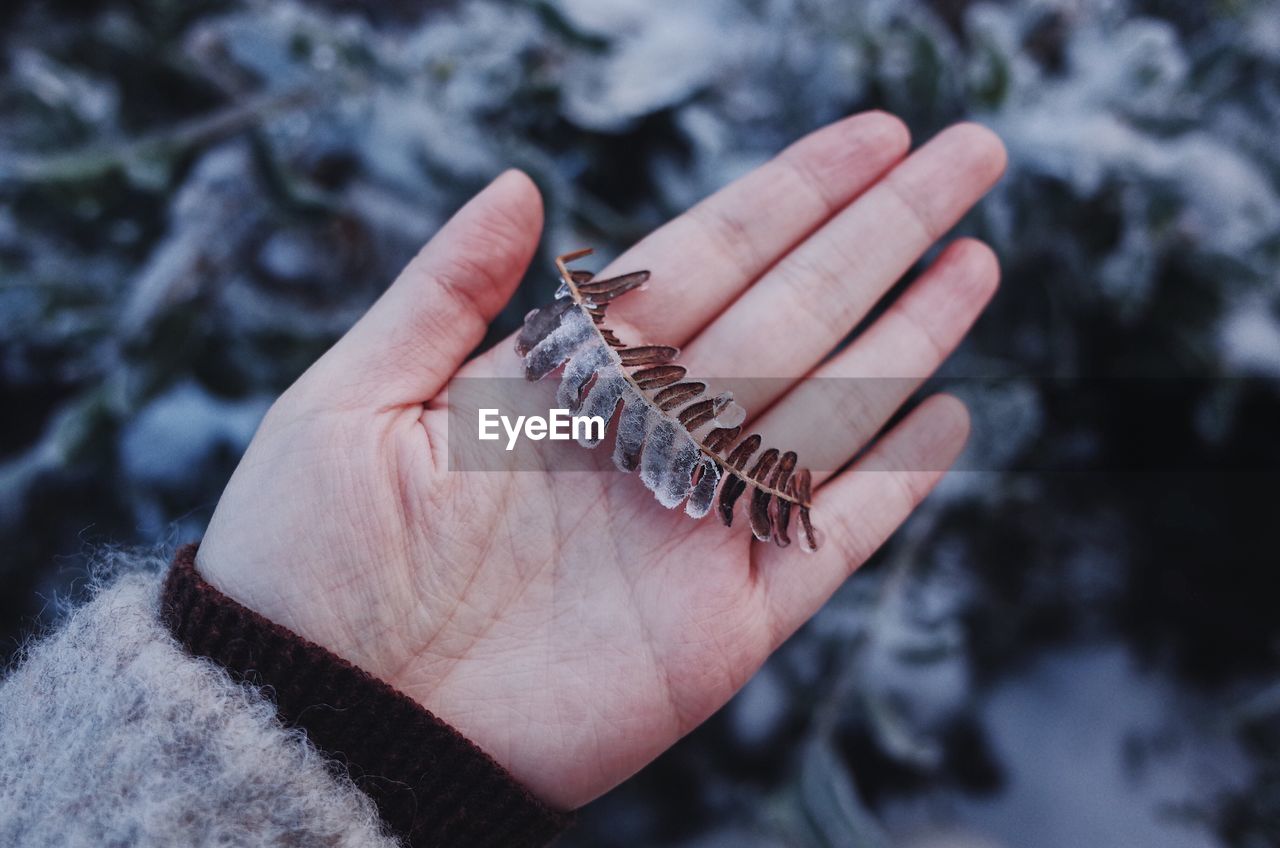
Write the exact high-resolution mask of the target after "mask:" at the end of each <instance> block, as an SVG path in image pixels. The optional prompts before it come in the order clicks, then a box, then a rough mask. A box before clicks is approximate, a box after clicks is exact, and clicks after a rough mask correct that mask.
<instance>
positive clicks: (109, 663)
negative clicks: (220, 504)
mask: <svg viewBox="0 0 1280 848" xmlns="http://www.w3.org/2000/svg"><path fill="white" fill-rule="evenodd" d="M193 558H194V548H187V549H184V550H183V551H182V552H180V554H179V556H178V558H177V560H176V561H175V563H174V565H173V567H172V568H171V569H169V570H168V572H167V573H163V572H162V570H161V569H159V568H155V567H153V568H152V569H150V570H142V571H138V570H135V571H133V572H132V573H127V574H125V575H123V576H120V577H118V578H116V579H115V580H113V581H111V582H110V583H109V584H107V585H105V586H101V587H99V589H98V590H97V591H96V593H95V595H94V597H93V598H92V599H91V600H90V601H89V602H87V603H85V604H84V605H82V606H80V607H79V608H77V609H75V610H73V611H71V612H70V614H69V615H68V616H67V618H66V619H65V621H64V622H63V623H62V624H61V625H60V626H59V627H58V629H57V630H55V631H54V632H53V633H52V634H50V635H49V636H47V637H46V638H44V639H43V640H41V641H39V642H36V643H33V644H32V645H30V646H29V647H28V648H27V650H26V651H25V652H24V657H23V658H22V660H21V662H20V663H19V664H18V665H17V666H16V667H15V668H14V669H13V671H12V672H11V673H10V674H9V675H8V676H7V677H6V678H5V679H4V681H3V683H0V846H8V845H22V846H53V845H59V846H61V845H73V846H75V845H86V846H87V845H94V846H97V845H140V846H168V845H184V846H185V845H190V846H204V845H210V846H212V845H218V846H226V845H255V846H256V845H281V846H284V845H288V846H294V845H306V846H311V845H317V846H335V848H336V847H337V846H342V848H345V847H346V846H375V848H383V846H393V845H407V846H453V845H457V846H463V845H465V846H499V845H501V846H535V845H544V844H546V843H547V842H548V841H550V840H551V839H552V838H554V836H555V835H556V834H557V833H558V832H559V831H560V830H561V829H562V828H563V827H565V826H566V824H567V822H568V820H569V819H568V817H567V816H565V815H563V814H560V813H557V812H556V811H553V810H550V809H548V808H546V807H545V806H544V805H543V804H541V803H540V802H539V801H538V800H537V799H535V798H533V797H532V796H531V795H529V793H528V792H527V791H525V790H524V789H523V788H522V787H521V786H520V785H519V784H517V783H516V782H515V781H514V780H513V779H512V778H511V777H510V776H509V775H507V773H506V772H505V771H503V770H502V769H501V767H500V766H498V765H497V763H495V762H494V761H493V760H491V759H490V758H489V757H487V756H486V755H485V754H484V753H483V752H481V751H480V750H479V749H478V748H476V747H475V746H474V745H472V744H471V743H470V742H468V741H467V740H466V739H464V738H463V737H461V736H460V735H459V734H458V733H457V732H456V731H454V730H453V729H452V728H450V727H449V726H448V725H447V724H445V723H444V722H442V721H440V720H439V719H437V718H435V717H434V716H432V715H431V714H430V713H428V712H427V711H426V710H424V709H423V708H422V707H420V706H418V705H417V704H416V702H414V701H412V700H410V699H409V698H407V697H406V696H404V695H402V694H401V693H399V692H397V691H396V690H394V689H392V688H391V687H389V686H387V685H386V684H384V683H382V682H381V681H378V680H376V679H375V678H372V677H370V676H369V675H367V674H365V673H364V672H362V671H360V670H359V669H357V668H355V667H354V666H351V665H350V664H348V663H346V662H345V661H343V660H341V659H340V658H338V657H337V656H335V655H333V654H331V653H329V652H327V651H325V650H324V649H323V648H320V647H319V646H317V645H314V644H312V643H310V642H307V641H306V640H304V639H302V638H301V637H299V636H297V635H295V634H293V633H291V632H290V631H288V630H285V629H284V628H282V627H279V626H278V625H276V624H274V623H272V622H270V621H267V620H266V619H264V618H262V617H261V616H259V615H257V614H256V613H253V612H252V611H250V610H248V609H245V608H244V607H242V606H240V605H239V604H237V603H236V602H235V601H232V600H231V599H230V598H227V597H226V596H224V595H222V594H220V593H218V592H217V590H215V589H214V588H213V587H211V586H210V585H209V584H208V583H206V582H205V581H204V580H202V579H201V578H200V575H199V574H198V573H197V572H196V570H195V568H194V566H193V564H192V563H193Z"/></svg>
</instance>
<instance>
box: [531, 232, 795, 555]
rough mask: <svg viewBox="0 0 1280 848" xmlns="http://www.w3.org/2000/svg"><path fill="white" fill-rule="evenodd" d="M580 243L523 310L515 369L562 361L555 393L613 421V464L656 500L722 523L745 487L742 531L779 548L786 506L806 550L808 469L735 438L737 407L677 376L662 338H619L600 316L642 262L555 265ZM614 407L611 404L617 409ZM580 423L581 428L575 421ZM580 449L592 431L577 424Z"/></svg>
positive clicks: (639, 281) (629, 287)
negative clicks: (611, 273)
mask: <svg viewBox="0 0 1280 848" xmlns="http://www.w3.org/2000/svg"><path fill="white" fill-rule="evenodd" d="M589 252H590V251H582V252H579V253H576V254H569V255H567V256H562V257H559V258H557V260H556V266H557V268H558V269H559V270H560V278H561V286H560V291H558V292H557V296H556V299H555V300H554V301H552V303H551V304H550V305H548V306H546V307H543V308H542V309H535V310H533V311H532V312H530V313H529V314H528V315H527V316H525V321H524V326H523V327H522V328H521V330H520V333H519V335H518V336H517V338H516V352H517V353H518V354H519V355H520V356H522V357H523V358H524V366H525V376H526V377H528V379H530V380H541V379H542V378H543V377H546V376H547V375H548V374H550V373H552V372H553V371H555V370H556V369H557V368H559V367H561V366H564V368H563V371H562V372H561V376H560V385H559V387H558V388H557V390H556V400H557V402H558V403H559V404H560V406H562V407H564V408H567V409H570V410H572V411H574V412H575V413H578V414H582V415H593V416H599V417H601V418H603V419H604V420H605V421H610V420H612V419H614V418H615V417H616V418H617V424H618V426H617V436H616V438H615V441H614V448H613V461H614V464H615V465H616V466H617V467H618V468H619V469H621V470H622V471H627V472H632V471H639V472H640V481H641V482H642V483H643V484H644V485H645V487H646V488H648V489H649V490H650V491H651V492H653V494H654V496H655V497H656V498H657V500H658V503H660V504H662V505H663V506H665V507H667V508H668V509H674V508H675V507H677V506H679V505H680V504H682V503H683V504H684V510H685V512H686V513H687V514H688V515H690V516H692V517H693V518H702V517H704V516H705V515H706V514H707V513H709V512H711V511H712V509H713V508H714V509H715V511H716V513H717V514H718V515H719V516H720V520H721V521H722V522H724V524H725V525H726V526H729V525H732V523H733V516H734V512H735V508H736V505H737V503H738V502H739V500H741V499H742V496H743V495H744V494H746V493H747V491H748V489H749V490H750V495H749V496H748V497H747V498H746V501H745V512H746V515H747V519H748V523H749V526H750V527H751V532H752V534H753V535H754V536H755V537H756V538H757V539H759V540H760V541H765V542H767V541H770V540H772V541H773V542H774V543H775V544H777V545H778V546H780V547H785V546H787V545H789V544H790V543H791V536H790V529H791V514H792V513H793V512H794V513H796V514H797V516H798V524H799V529H800V542H801V547H802V548H803V549H804V550H806V551H812V550H816V549H817V547H818V544H819V540H818V535H817V531H816V530H815V529H814V527H813V523H812V521H811V518H810V515H809V508H810V497H811V495H810V485H811V483H810V479H811V478H810V475H809V472H808V471H807V470H805V469H797V468H796V459H797V458H796V454H795V453H794V452H792V451H787V452H785V453H783V452H780V451H778V450H777V449H776V448H767V449H765V450H764V451H763V452H761V451H760V449H761V440H760V437H759V436H758V435H754V434H753V435H749V436H746V437H745V438H742V439H740V438H739V437H740V436H741V435H742V424H743V423H744V422H745V421H746V418H747V411H746V410H745V409H743V408H742V406H741V405H740V404H738V403H737V402H736V401H734V399H733V396H732V395H731V394H729V393H727V392H726V393H723V394H719V395H714V396H708V395H707V385H706V384H705V383H702V382H699V381H697V380H686V379H685V375H686V372H685V369H684V368H683V367H682V366H680V365H676V364H674V362H673V360H674V359H675V358H676V356H677V355H678V353H679V351H678V350H677V349H676V348H674V347H670V346H669V345H636V346H630V345H627V344H624V343H623V342H622V341H621V340H620V339H619V338H618V337H617V335H615V334H614V332H613V331H612V330H611V329H610V328H609V327H608V326H606V324H605V312H606V310H607V308H608V306H609V304H610V303H612V302H613V301H614V300H615V299H616V298H617V297H619V296H621V295H623V294H626V293H627V292H629V291H633V290H635V289H637V288H639V287H641V286H643V285H644V283H645V282H646V281H648V279H649V272H648V271H636V272H633V273H630V274H623V275H621V276H618V277H611V278H609V279H605V280H596V279H595V278H594V277H593V276H592V275H591V274H590V273H588V272H585V271H570V270H569V269H568V268H566V267H565V263H566V262H568V261H571V260H572V259H576V258H578V257H579V256H584V255H586V253H589ZM619 407H621V412H619V411H618V410H619ZM585 429H590V428H585ZM578 441H579V443H580V444H582V445H583V446H584V447H589V448H594V447H596V446H598V445H599V444H600V441H601V439H597V438H593V437H592V436H591V435H589V434H586V433H584V434H583V435H581V436H579V439H578Z"/></svg>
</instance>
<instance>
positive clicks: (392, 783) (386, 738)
mask: <svg viewBox="0 0 1280 848" xmlns="http://www.w3.org/2000/svg"><path fill="white" fill-rule="evenodd" d="M195 555H196V546H195V545H188V546H186V547H184V548H182V549H181V550H180V551H178V554H177V556H176V557H175V560H174V563H173V568H172V569H171V570H170V572H169V576H168V579H167V580H166V581H165V586H164V593H163V596H162V600H161V614H162V618H163V619H164V622H165V624H166V625H167V626H168V628H169V630H170V631H171V632H172V633H173V635H174V636H175V637H176V638H177V639H178V641H179V642H181V643H182V644H183V645H184V646H185V647H186V649H187V650H188V651H189V652H190V653H192V654H194V655H196V656H201V657H207V658H209V659H211V660H213V661H214V662H216V663H217V664H218V665H220V666H222V667H223V668H225V669H226V670H227V671H228V672H230V673H231V674H232V676H233V677H236V678H238V679H241V680H244V681H246V682H248V683H250V684H252V685H254V686H258V687H262V688H263V689H265V690H266V693H267V694H269V695H271V696H272V697H273V699H274V701H275V704H276V709H277V712H278V713H279V716H280V719H281V721H282V722H283V723H284V724H285V725H286V726H289V727H292V728H299V729H302V730H304V731H306V734H307V737H308V739H309V740H310V741H311V743H312V744H313V745H314V746H315V747H316V748H318V749H319V750H321V751H323V752H324V753H325V754H327V755H329V756H330V757H332V758H333V759H335V760H337V761H338V762H340V763H342V764H343V765H345V767H346V768H347V770H348V771H349V772H350V775H351V779H352V780H353V781H354V782H355V784H356V785H357V786H359V787H360V788H361V789H362V790H363V791H364V792H365V793H366V794H368V795H369V796H370V797H371V798H372V799H373V802H374V803H375V804H376V805H377V807H378V811H379V812H380V813H381V815H382V817H383V819H384V820H385V821H386V823H387V825H388V826H389V827H391V828H392V829H393V830H394V831H395V832H396V834H397V835H398V836H399V837H400V838H401V839H402V840H403V841H404V842H405V844H406V845H410V846H415V848H416V846H446V845H449V846H451V845H459V846H462V845H465V846H475V848H480V846H489V845H493V846H499V845H500V846H515V848H523V846H530V847H532V846H541V845H545V844H546V843H548V842H549V841H551V840H552V839H553V838H554V837H555V836H556V835H557V834H558V833H560V831H562V830H563V829H564V828H565V827H567V826H568V824H569V823H570V821H571V820H572V817H571V816H569V815H566V814H563V813H559V812H556V811H554V810H552V809H550V808H548V807H547V806H546V805H545V804H543V803H542V802H540V801H539V800H538V799H536V798H534V797H533V796H532V795H531V794H529V792H528V791H527V790H526V789H524V787H522V786H521V785H520V784H518V783H517V782H516V781H515V779H514V778H513V777H511V775H510V774H508V773H507V772H506V771H505V770H504V769H503V768H502V766H500V765H498V764H497V763H496V762H494V760H493V759H492V758H490V757H489V756H488V755H487V754H485V753H484V752H483V751H481V750H480V749H479V748H478V747H476V746H475V745H474V744H473V743H472V742H471V741H470V740H468V739H466V738H465V737H463V736H462V735H461V734H459V733H458V732H457V731H456V730H454V729H453V728H452V727H450V726H449V725H448V724H446V723H445V722H443V721H441V720H440V719H439V718H437V717H436V716H434V715H432V714H431V713H430V712H428V711H427V710H426V709H424V708H423V707H422V706H421V705H419V704H418V703H417V702H415V701H413V700H412V699H411V698H409V697H408V696H407V695H405V694H403V693H401V692H399V691H397V690H395V689H393V688H392V687H391V686H389V685H388V684H386V683H384V682H383V681H381V680H379V679H377V678H375V677H373V676H372V675H370V674H368V673H367V672H364V671H362V670H360V669H359V668H357V667H356V666H354V665H352V664H351V663H349V662H347V661H346V660H344V659H342V658H341V657H338V656H336V655H335V654H333V653H331V652H330V651H328V650H326V649H324V648H322V647H320V646H319V645H317V644H315V643H313V642H309V641H307V640H306V639H303V638H302V637H301V636H298V635H297V634H295V633H293V632H292V631H290V630H287V629H285V628H284V627H281V626H280V625H278V624H275V623H274V622H272V621H269V620H268V619H266V618H264V617H263V616H261V615H259V614H258V613H256V612H254V611H252V610H250V609H248V608H246V607H244V606H241V605H240V604H239V603H237V602H236V601H234V600H232V599H231V598H228V597H227V596H226V595H223V594H222V593H221V592H219V591H218V590H217V589H215V588H213V587H212V586H211V585H209V584H208V583H207V582H205V580H204V578H202V577H201V576H200V574H199V573H198V572H197V571H196V568H195Z"/></svg>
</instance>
